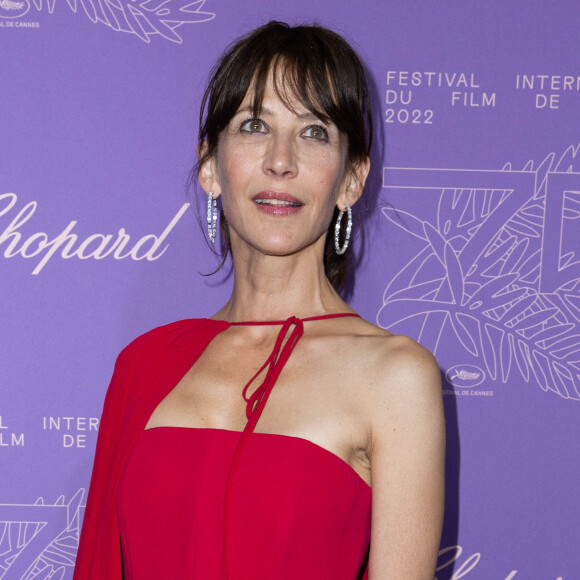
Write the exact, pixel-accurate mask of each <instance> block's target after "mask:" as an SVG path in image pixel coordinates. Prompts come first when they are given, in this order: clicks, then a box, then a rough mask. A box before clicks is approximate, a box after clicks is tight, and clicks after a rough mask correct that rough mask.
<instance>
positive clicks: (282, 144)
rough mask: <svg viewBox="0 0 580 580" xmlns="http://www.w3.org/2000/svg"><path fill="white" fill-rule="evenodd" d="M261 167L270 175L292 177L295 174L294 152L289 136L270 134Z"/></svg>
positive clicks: (296, 166) (296, 170)
mask: <svg viewBox="0 0 580 580" xmlns="http://www.w3.org/2000/svg"><path fill="white" fill-rule="evenodd" d="M263 169H264V172H265V173H267V174H268V175H272V176H274V175H277V176H280V177H294V176H295V175H296V174H297V172H298V165H297V162H296V152H295V151H294V145H293V142H292V138H291V137H290V136H287V135H281V134H278V135H272V138H271V139H270V142H269V143H268V148H267V150H266V155H265V156H264V164H263Z"/></svg>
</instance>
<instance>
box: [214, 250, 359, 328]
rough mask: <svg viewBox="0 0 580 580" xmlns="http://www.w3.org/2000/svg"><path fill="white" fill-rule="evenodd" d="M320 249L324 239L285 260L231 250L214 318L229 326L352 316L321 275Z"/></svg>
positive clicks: (257, 253) (249, 251)
mask: <svg viewBox="0 0 580 580" xmlns="http://www.w3.org/2000/svg"><path fill="white" fill-rule="evenodd" d="M321 244H322V247H320V246H321ZM323 245H324V239H322V242H316V243H315V244H312V245H311V246H309V247H308V248H305V249H304V250H301V251H300V252H298V253H296V254H292V255H290V256H271V255H265V254H262V253H261V252H257V251H256V250H254V249H251V248H248V247H247V246H244V247H241V248H240V247H237V248H236V247H232V256H233V262H234V274H235V276H234V287H233V291H232V295H231V296H230V299H229V300H228V302H227V303H226V304H225V306H224V307H223V308H222V309H221V310H220V311H219V312H217V313H216V315H215V318H217V319H222V320H228V321H230V322H234V321H247V320H285V319H287V318H288V317H290V316H297V317H299V318H305V317H309V316H318V315H323V314H334V313H338V312H352V310H351V309H350V308H349V307H348V306H347V305H346V304H345V302H344V301H343V300H342V299H341V298H340V296H339V295H338V293H337V292H336V291H335V290H334V288H333V287H332V285H331V284H330V282H329V281H328V279H327V277H326V275H325V273H324V264H323V261H322V250H323Z"/></svg>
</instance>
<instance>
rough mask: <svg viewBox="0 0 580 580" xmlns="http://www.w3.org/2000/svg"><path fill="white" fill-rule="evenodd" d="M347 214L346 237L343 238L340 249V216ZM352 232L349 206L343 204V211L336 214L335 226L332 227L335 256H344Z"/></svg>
mask: <svg viewBox="0 0 580 580" xmlns="http://www.w3.org/2000/svg"><path fill="white" fill-rule="evenodd" d="M345 213H348V221H347V222H346V237H345V238H344V244H343V245H342V248H341V247H340V222H341V221H342V216H343V215H344V214H345ZM351 231H352V210H351V209H350V205H348V204H345V206H344V209H343V210H341V211H340V212H339V213H338V217H337V218H336V224H335V226H334V249H335V250H336V253H337V254H344V253H345V252H346V249H347V248H348V242H349V241H350V232H351Z"/></svg>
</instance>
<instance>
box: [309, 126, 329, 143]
mask: <svg viewBox="0 0 580 580" xmlns="http://www.w3.org/2000/svg"><path fill="white" fill-rule="evenodd" d="M304 135H305V136H306V137H311V138H312V139H316V140H318V141H328V131H327V130H326V129H325V128H324V127H321V126H320V125H311V126H310V127H307V128H306V129H305V130H304Z"/></svg>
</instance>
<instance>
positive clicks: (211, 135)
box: [195, 21, 372, 290]
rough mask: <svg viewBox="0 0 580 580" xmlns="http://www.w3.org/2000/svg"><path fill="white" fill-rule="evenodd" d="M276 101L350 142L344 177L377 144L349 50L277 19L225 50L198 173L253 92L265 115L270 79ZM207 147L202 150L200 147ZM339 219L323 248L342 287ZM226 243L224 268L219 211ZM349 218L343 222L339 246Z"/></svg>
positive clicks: (212, 86)
mask: <svg viewBox="0 0 580 580" xmlns="http://www.w3.org/2000/svg"><path fill="white" fill-rule="evenodd" d="M271 74H272V78H273V79H274V89H275V91H276V94H277V95H278V97H279V98H280V99H281V100H282V102H284V103H285V104H286V105H287V106H288V107H289V108H291V107H290V100H291V98H295V99H297V100H298V101H299V102H300V103H301V104H302V105H303V106H304V107H305V108H306V109H308V111H310V112H311V113H313V114H314V115H316V116H317V117H318V118H319V119H321V120H322V121H323V122H328V121H331V122H332V123H334V124H335V125H336V127H337V128H338V130H339V131H340V132H341V133H343V134H345V135H346V136H347V138H348V149H347V158H346V169H345V170H346V171H349V170H352V169H353V168H354V167H356V166H357V165H358V164H359V163H362V162H364V161H365V159H366V158H367V157H368V156H369V154H370V148H371V141H372V114H371V105H370V98H369V89H368V84H367V80H366V76H365V73H364V69H363V66H362V64H361V62H360V59H359V58H358V56H357V54H356V53H355V52H354V50H353V49H352V48H351V46H350V45H349V44H348V43H347V42H346V41H345V40H344V39H343V38H342V37H341V36H340V35H338V34H337V33H336V32H333V31H332V30H329V29H327V28H323V27H322V26H317V25H314V26H294V27H291V26H289V25H288V24H286V23H284V22H276V21H272V22H269V23H268V24H265V25H264V26H261V27H260V28H257V29H256V30H253V31H252V32H250V33H249V34H248V35H246V36H244V37H243V38H241V39H239V40H238V41H236V42H235V43H234V44H232V45H231V46H230V47H229V48H227V49H226V51H225V52H224V54H223V55H222V57H221V58H220V60H219V61H218V62H217V64H216V65H215V67H214V68H213V70H212V72H211V77H210V81H209V84H208V86H207V89H206V91H205V94H204V96H203V100H202V103H201V111H200V120H199V121H200V122H199V136H198V147H199V149H198V150H199V151H202V153H201V154H200V156H199V159H198V162H197V165H196V169H195V171H196V173H198V172H199V168H200V167H202V165H203V164H204V163H205V162H207V161H208V160H209V159H211V158H212V157H213V156H214V155H215V154H216V152H217V147H218V141H219V135H220V133H221V132H222V131H223V130H224V129H225V128H226V127H227V125H228V124H229V122H230V121H231V119H232V118H233V117H234V115H235V114H236V113H237V111H238V109H239V107H240V105H241V103H242V101H243V100H244V98H245V96H246V93H247V91H248V90H249V89H250V87H252V89H253V93H254V94H253V104H252V106H253V109H254V112H253V114H254V115H255V116H259V114H260V109H261V106H262V100H263V97H264V91H265V87H266V84H267V82H268V79H269V77H270V75H271ZM202 145H203V147H202ZM337 215H338V208H335V211H334V219H333V220H332V221H331V224H330V226H329V229H328V232H327V236H326V244H325V248H324V269H325V273H326V276H327V277H328V279H329V280H330V282H331V284H332V285H333V287H334V288H335V289H336V290H340V289H342V287H343V286H344V284H345V282H346V277H347V272H348V262H347V253H345V254H342V255H338V254H336V252H335V250H334V220H335V219H336V216H337ZM220 217H221V222H220V230H221V234H222V238H223V240H224V243H225V253H224V255H223V260H222V264H223V263H224V262H225V259H226V257H227V254H228V252H229V251H230V250H231V245H230V237H229V230H228V224H227V221H226V219H225V216H224V214H223V211H222V212H221V216H220ZM345 222H346V220H342V232H341V236H342V237H341V241H342V239H344V235H345V230H346V223H345Z"/></svg>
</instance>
